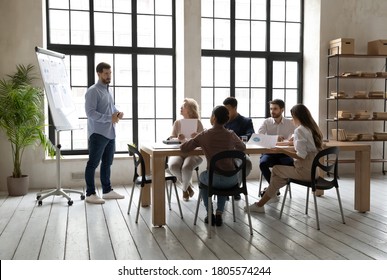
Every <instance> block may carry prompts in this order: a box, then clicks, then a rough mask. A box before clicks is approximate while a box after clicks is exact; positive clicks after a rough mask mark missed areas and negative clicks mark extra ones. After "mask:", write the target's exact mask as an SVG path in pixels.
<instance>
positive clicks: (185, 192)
mask: <svg viewBox="0 0 387 280" xmlns="http://www.w3.org/2000/svg"><path fill="white" fill-rule="evenodd" d="M183 200H184V201H188V200H189V193H188V191H183Z"/></svg>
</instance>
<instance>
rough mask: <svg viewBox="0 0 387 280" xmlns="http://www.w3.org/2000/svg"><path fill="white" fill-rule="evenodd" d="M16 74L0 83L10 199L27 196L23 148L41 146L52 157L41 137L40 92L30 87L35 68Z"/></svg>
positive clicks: (0, 118) (52, 149) (0, 114)
mask: <svg viewBox="0 0 387 280" xmlns="http://www.w3.org/2000/svg"><path fill="white" fill-rule="evenodd" d="M16 68H17V71H16V72H15V73H14V74H12V75H7V76H6V78H3V79H1V80H0V129H1V130H3V131H4V132H5V134H6V136H7V138H8V140H9V142H10V143H11V148H12V160H13V172H12V176H9V177H8V178H7V186H8V193H9V195H11V196H17V195H24V194H26V193H27V192H28V187H29V177H28V175H24V174H23V173H22V168H21V166H22V159H23V153H24V150H25V148H27V147H28V146H31V145H35V144H37V145H42V146H43V147H44V149H45V150H46V151H48V152H49V154H50V155H51V156H53V155H54V154H55V147H54V146H53V145H52V143H51V142H50V140H49V139H48V138H47V137H46V135H45V134H44V131H43V128H44V107H43V97H44V96H43V91H42V90H41V89H40V88H38V87H35V86H33V85H32V82H33V80H34V79H36V76H35V75H34V74H33V71H34V66H33V65H31V64H29V65H27V66H24V65H17V67H16Z"/></svg>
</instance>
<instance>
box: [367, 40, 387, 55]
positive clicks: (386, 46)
mask: <svg viewBox="0 0 387 280" xmlns="http://www.w3.org/2000/svg"><path fill="white" fill-rule="evenodd" d="M367 53H368V54H369V55H387V40H382V39H379V40H375V41H370V42H368V48H367Z"/></svg>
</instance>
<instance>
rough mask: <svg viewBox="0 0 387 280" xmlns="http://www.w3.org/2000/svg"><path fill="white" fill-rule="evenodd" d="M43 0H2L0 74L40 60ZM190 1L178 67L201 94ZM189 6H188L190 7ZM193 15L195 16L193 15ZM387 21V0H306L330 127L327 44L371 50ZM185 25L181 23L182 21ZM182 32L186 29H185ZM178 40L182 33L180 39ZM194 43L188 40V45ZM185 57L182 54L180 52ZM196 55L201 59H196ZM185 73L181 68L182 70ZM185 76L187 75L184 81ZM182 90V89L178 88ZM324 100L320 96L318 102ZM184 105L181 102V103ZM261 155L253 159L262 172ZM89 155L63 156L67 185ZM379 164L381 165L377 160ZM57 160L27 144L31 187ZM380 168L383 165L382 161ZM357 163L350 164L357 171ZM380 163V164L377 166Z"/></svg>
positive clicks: (316, 87)
mask: <svg viewBox="0 0 387 280" xmlns="http://www.w3.org/2000/svg"><path fill="white" fill-rule="evenodd" d="M42 2H44V1H42V0H29V1H25V0H1V2H0V34H1V41H0V42H1V43H0V54H1V64H0V77H4V75H5V74H7V73H10V72H13V71H14V70H15V65H16V64H28V63H33V64H35V65H36V66H37V61H36V57H35V52H34V47H35V46H42V47H44V46H45V45H44V36H45V35H44V32H43V31H42V30H44V27H43V24H44V23H43V19H44V16H43V14H44V8H43V3H42ZM177 2H179V3H180V5H182V4H183V3H184V5H185V6H180V7H181V8H180V9H179V11H184V16H183V20H182V21H180V24H181V22H185V23H186V24H187V23H188V22H191V23H192V24H190V25H188V24H187V26H185V28H184V30H185V32H187V31H188V32H190V34H189V35H186V36H185V38H184V39H180V40H183V41H180V42H183V43H180V44H178V48H179V49H178V50H177V55H178V59H180V64H179V65H178V67H179V68H178V69H177V73H178V77H179V81H180V82H179V83H178V88H179V91H184V95H186V96H190V97H194V98H196V99H197V100H200V35H199V33H196V31H199V30H200V17H199V15H200V4H198V2H200V1H198V0H189V1H183V0H177ZM188 8H189V9H190V10H189V9H188ZM190 17H192V19H191V20H190ZM385 26H387V1H385V0H373V1H369V0H357V1H354V0H323V1H322V0H305V46H304V52H305V62H304V77H305V78H304V81H305V82H304V96H305V101H304V103H305V104H306V105H307V106H308V107H309V108H310V109H311V111H312V112H313V116H314V117H315V118H316V120H318V122H319V124H320V126H321V128H322V130H323V131H324V132H325V110H326V101H325V96H326V80H325V76H326V65H327V62H326V50H327V48H328V42H329V40H331V39H335V38H339V37H350V38H354V39H355V50H356V52H359V53H365V52H366V43H367V42H368V41H370V40H374V39H379V38H385V39H387V34H386V32H385ZM178 28H180V29H181V26H180V27H178ZM180 34H181V32H180ZM178 40H179V39H178ZM187 44H189V45H187ZM182 57H183V59H182V60H181V58H182ZM195 61H197V63H195ZM179 73H181V74H179ZM181 77H184V78H183V79H184V81H181ZM178 94H179V93H178ZM316 100H319V102H316ZM177 105H179V104H177ZM0 155H1V160H0V172H1V173H0V191H1V190H5V189H6V176H8V175H10V174H11V172H12V166H11V165H12V164H11V161H12V159H11V153H10V145H9V143H8V141H7V139H6V137H5V135H4V133H2V132H1V133H0ZM257 161H258V158H257V157H255V158H254V159H253V162H254V172H253V173H252V175H253V176H256V174H257V169H258V166H257ZM130 164H131V162H129V160H128V158H116V159H115V161H114V164H113V169H112V182H113V184H124V183H125V184H128V183H129V182H130V180H131V178H130V177H129V175H128V174H130V173H131V172H128V168H130ZM85 165H86V160H85V159H71V160H69V159H64V160H62V162H61V167H62V172H61V174H62V185H63V186H66V187H67V186H84V182H83V180H73V179H72V178H71V176H72V173H78V172H83V171H84V167H85ZM375 167H376V166H375ZM55 168H56V165H55V161H53V160H48V161H47V160H45V158H44V153H43V152H42V150H41V149H39V148H35V149H28V150H27V151H26V154H25V158H24V162H23V171H24V173H26V174H29V175H30V176H31V188H52V187H55V186H56V173H55V170H56V169H55ZM379 168H380V167H379ZM352 169H353V168H349V169H348V170H350V171H352ZM376 169H377V167H376Z"/></svg>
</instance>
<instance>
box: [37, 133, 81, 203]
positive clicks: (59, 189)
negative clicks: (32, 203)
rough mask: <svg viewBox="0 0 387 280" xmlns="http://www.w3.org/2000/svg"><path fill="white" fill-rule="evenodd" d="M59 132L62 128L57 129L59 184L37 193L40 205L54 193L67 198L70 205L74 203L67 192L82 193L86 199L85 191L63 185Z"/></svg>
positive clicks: (57, 172) (57, 173)
mask: <svg viewBox="0 0 387 280" xmlns="http://www.w3.org/2000/svg"><path fill="white" fill-rule="evenodd" d="M59 132H60V130H56V175H57V185H56V189H53V190H46V191H42V192H39V193H38V194H37V195H36V199H37V200H38V205H39V206H41V205H42V204H43V199H45V198H47V197H49V196H52V195H61V196H63V197H65V198H67V204H68V205H69V206H71V205H73V201H72V200H71V197H70V196H69V195H68V194H67V193H77V194H80V195H81V200H84V199H85V195H84V193H83V191H77V190H72V189H62V186H61V178H60V158H61V153H60V149H61V145H60V141H59Z"/></svg>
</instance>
